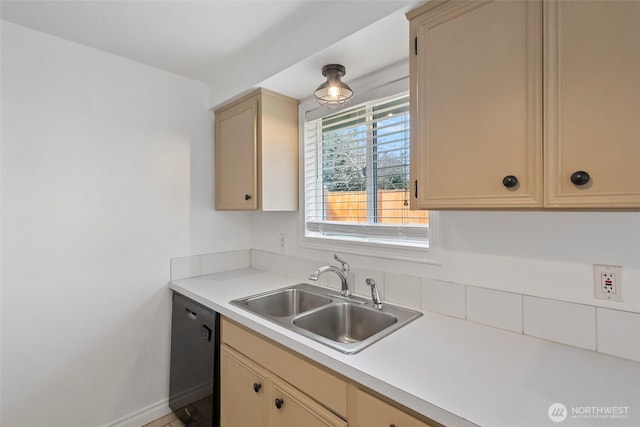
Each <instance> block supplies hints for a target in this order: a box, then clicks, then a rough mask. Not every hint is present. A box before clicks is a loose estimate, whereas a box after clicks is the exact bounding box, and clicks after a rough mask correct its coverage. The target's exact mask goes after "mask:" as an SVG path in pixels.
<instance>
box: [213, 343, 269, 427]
mask: <svg viewBox="0 0 640 427" xmlns="http://www.w3.org/2000/svg"><path fill="white" fill-rule="evenodd" d="M220 353H221V356H220V357H221V358H220V371H221V373H220V424H221V426H222V427H239V426H252V427H260V426H263V427H266V426H268V425H269V409H270V407H269V406H268V403H269V400H270V399H269V394H270V390H269V387H270V386H269V383H268V379H267V376H266V374H265V373H264V371H262V370H261V369H260V368H259V367H257V366H256V365H255V364H253V363H251V362H250V361H249V360H248V359H246V358H244V357H242V356H240V355H238V354H237V353H235V352H234V351H233V350H230V349H229V348H227V347H226V346H222V349H221V352H220Z"/></svg>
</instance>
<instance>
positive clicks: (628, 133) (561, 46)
mask: <svg viewBox="0 0 640 427" xmlns="http://www.w3.org/2000/svg"><path fill="white" fill-rule="evenodd" d="M544 48H545V52H546V54H545V64H546V68H545V76H544V80H545V99H546V101H545V108H546V111H545V124H546V126H545V142H546V145H545V170H546V175H545V178H546V183H545V205H547V206H550V207H568V208H571V207H596V208H597V207H601V208H608V207H635V208H637V207H640V178H638V167H639V166H640V2H638V1H615V0H613V1H559V2H549V3H546V2H545V45H544ZM573 181H575V183H574V182H573Z"/></svg>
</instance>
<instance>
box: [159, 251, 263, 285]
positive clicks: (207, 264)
mask: <svg viewBox="0 0 640 427" xmlns="http://www.w3.org/2000/svg"><path fill="white" fill-rule="evenodd" d="M170 265H171V275H170V277H171V280H180V279H187V278H189V277H197V276H202V275H205V274H213V273H222V272H223V271H230V270H239V269H242V268H249V267H250V266H251V252H250V251H249V250H248V249H244V250H239V251H230V252H216V253H211V254H203V255H193V256H185V257H179V258H171V262H170Z"/></svg>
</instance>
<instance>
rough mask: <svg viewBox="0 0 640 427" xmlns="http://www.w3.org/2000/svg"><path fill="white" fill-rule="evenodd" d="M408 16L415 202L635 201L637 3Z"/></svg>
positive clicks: (432, 10)
mask: <svg viewBox="0 0 640 427" xmlns="http://www.w3.org/2000/svg"><path fill="white" fill-rule="evenodd" d="M407 16H408V18H409V20H410V27H411V43H412V47H413V52H412V54H411V59H410V80H411V85H410V86H411V120H412V121H411V128H412V133H411V176H412V182H413V183H414V185H415V186H416V188H414V197H413V198H412V201H411V202H412V204H411V206H412V208H414V209H469V208H471V209H473V208H500V209H512V208H541V207H548V208H639V207H640V179H636V178H635V174H636V169H637V165H638V164H640V143H639V141H640V55H639V54H638V52H640V25H639V22H640V2H637V1H620V0H611V1H555V0H549V1H544V2H543V1H537V0H529V1H432V2H428V3H426V4H425V5H423V6H421V7H420V8H417V9H416V10H414V11H412V12H409V14H407Z"/></svg>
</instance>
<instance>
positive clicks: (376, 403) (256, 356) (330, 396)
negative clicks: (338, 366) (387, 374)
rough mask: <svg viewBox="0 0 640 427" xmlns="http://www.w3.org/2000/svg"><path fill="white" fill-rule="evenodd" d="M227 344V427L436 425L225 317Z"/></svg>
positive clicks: (222, 404)
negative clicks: (410, 413) (412, 414)
mask: <svg viewBox="0 0 640 427" xmlns="http://www.w3.org/2000/svg"><path fill="white" fill-rule="evenodd" d="M221 342H222V350H221V357H220V370H221V378H220V381H221V385H220V391H221V393H220V394H221V396H220V409H221V414H220V415H221V417H220V420H221V425H222V427H347V425H349V426H351V427H356V426H358V427H393V426H395V427H429V426H430V424H428V423H426V422H425V421H422V420H420V419H419V418H416V417H413V416H411V415H409V414H408V413H406V412H405V411H403V410H402V409H400V408H399V407H396V406H394V405H393V404H391V403H387V402H384V401H383V400H381V399H379V398H377V397H374V396H373V395H371V394H369V393H367V392H366V391H364V390H363V389H362V388H361V387H360V386H359V385H358V384H356V383H354V382H352V381H349V380H347V379H344V378H342V377H338V376H337V375H336V374H334V373H332V372H330V371H328V370H326V369H325V368H323V367H321V366H319V365H317V364H315V363H313V362H311V361H309V360H307V359H305V358H303V357H301V356H299V355H297V354H296V353H294V352H291V351H289V350H287V349H285V348H283V347H281V346H279V345H277V344H275V343H273V342H271V341H269V340H267V339H265V338H264V337H262V336H260V335H258V334H256V333H254V332H252V331H250V330H248V329H246V328H244V327H242V326H239V325H237V324H236V323H234V322H231V321H229V320H228V319H226V318H224V317H223V318H222V320H221ZM347 421H348V424H347Z"/></svg>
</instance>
